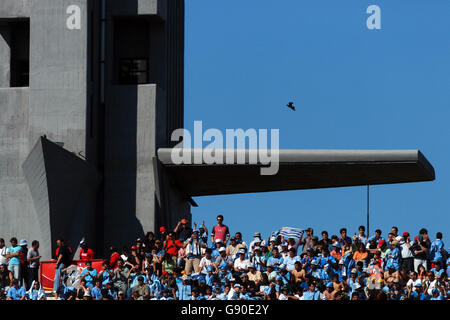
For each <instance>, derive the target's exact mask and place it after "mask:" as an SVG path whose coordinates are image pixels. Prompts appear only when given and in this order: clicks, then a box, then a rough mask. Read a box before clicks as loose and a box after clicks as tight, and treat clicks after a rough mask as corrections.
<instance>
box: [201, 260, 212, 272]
mask: <svg viewBox="0 0 450 320" xmlns="http://www.w3.org/2000/svg"><path fill="white" fill-rule="evenodd" d="M212 265H213V262H212V259H207V258H206V257H203V258H202V259H201V260H200V264H199V266H200V267H202V271H201V273H203V274H207V273H208V272H207V271H206V268H205V267H206V266H212Z"/></svg>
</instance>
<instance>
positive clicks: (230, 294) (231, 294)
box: [227, 288, 239, 300]
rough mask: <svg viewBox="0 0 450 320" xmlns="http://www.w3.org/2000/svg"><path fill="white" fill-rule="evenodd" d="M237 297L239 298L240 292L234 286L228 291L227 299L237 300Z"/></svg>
mask: <svg viewBox="0 0 450 320" xmlns="http://www.w3.org/2000/svg"><path fill="white" fill-rule="evenodd" d="M237 299H239V293H238V292H236V291H234V289H233V288H232V289H231V290H230V292H228V297H227V300H237Z"/></svg>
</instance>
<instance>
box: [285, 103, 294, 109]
mask: <svg viewBox="0 0 450 320" xmlns="http://www.w3.org/2000/svg"><path fill="white" fill-rule="evenodd" d="M286 107H288V108H290V109H292V110H294V111H295V107H294V103H293V102H289V103H288V104H287V105H286Z"/></svg>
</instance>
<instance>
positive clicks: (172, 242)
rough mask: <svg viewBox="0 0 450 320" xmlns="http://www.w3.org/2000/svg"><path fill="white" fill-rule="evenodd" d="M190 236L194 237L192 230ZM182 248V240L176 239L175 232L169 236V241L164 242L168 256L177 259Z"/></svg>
mask: <svg viewBox="0 0 450 320" xmlns="http://www.w3.org/2000/svg"><path fill="white" fill-rule="evenodd" d="M190 235H192V230H190ZM187 238H188V237H187ZM187 238H186V239H187ZM183 241H184V240H183ZM181 246H182V245H181V242H180V240H178V239H176V237H175V232H171V233H169V235H168V239H167V240H166V241H164V244H163V249H164V250H165V251H166V253H167V254H169V255H171V256H174V257H176V256H177V255H178V250H179V249H180V248H181Z"/></svg>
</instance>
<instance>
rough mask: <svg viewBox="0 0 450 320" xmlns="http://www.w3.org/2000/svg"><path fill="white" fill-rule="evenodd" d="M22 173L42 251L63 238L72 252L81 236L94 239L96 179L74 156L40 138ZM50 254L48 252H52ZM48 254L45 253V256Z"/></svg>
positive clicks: (97, 178) (88, 168) (98, 178)
mask: <svg viewBox="0 0 450 320" xmlns="http://www.w3.org/2000/svg"><path fill="white" fill-rule="evenodd" d="M23 173H24V176H25V179H26V180H27V182H28V185H29V188H30V193H31V196H32V198H33V202H34V207H35V212H36V217H37V221H38V226H34V227H38V228H40V231H41V232H42V234H47V235H48V237H46V238H44V239H43V243H42V247H41V248H42V250H46V251H48V250H49V248H52V249H53V251H54V250H55V249H56V248H55V242H56V239H57V238H59V237H64V238H65V239H66V242H67V244H68V245H69V246H71V247H72V248H73V249H75V248H77V247H78V244H79V242H80V240H81V239H82V238H83V237H84V238H85V239H86V241H87V242H88V243H89V242H91V243H92V242H94V239H95V234H94V233H95V230H96V227H95V223H94V222H95V219H94V216H95V212H94V211H93V209H92V208H94V205H95V201H96V196H97V191H98V190H97V189H98V185H99V182H100V176H99V175H98V173H97V170H96V169H95V168H94V167H92V166H91V165H89V164H88V163H87V162H86V161H85V160H83V159H81V158H79V157H78V156H77V155H75V154H73V153H72V152H69V151H67V150H65V149H64V148H62V147H60V146H58V145H57V144H55V143H53V142H51V141H49V140H47V139H46V138H45V137H41V138H40V139H39V140H38V141H37V143H36V145H35V146H34V148H33V149H32V151H31V153H30V155H29V156H28V158H27V160H26V161H25V162H24V163H23ZM53 251H51V252H53ZM51 252H45V253H46V254H49V253H51Z"/></svg>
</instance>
